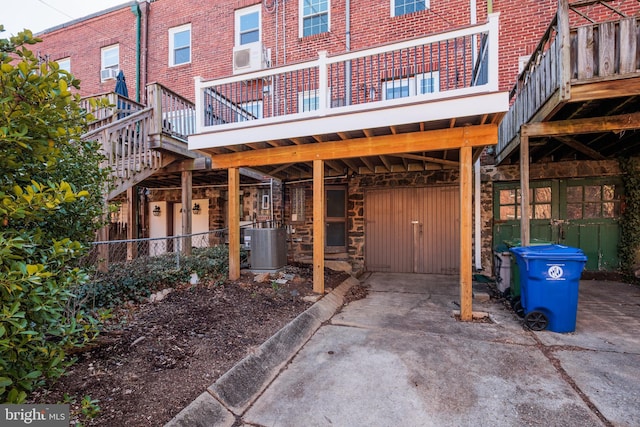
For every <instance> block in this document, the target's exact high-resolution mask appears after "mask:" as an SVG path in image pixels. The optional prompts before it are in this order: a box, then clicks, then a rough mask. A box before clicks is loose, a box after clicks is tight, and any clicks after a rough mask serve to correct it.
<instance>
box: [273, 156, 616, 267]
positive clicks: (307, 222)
mask: <svg viewBox="0 0 640 427" xmlns="http://www.w3.org/2000/svg"><path fill="white" fill-rule="evenodd" d="M619 174H620V170H619V167H618V162H617V161H571V162H559V163H544V164H532V165H531V166H530V175H531V180H540V179H569V178H588V177H602V176H617V175H619ZM458 177H459V171H458V170H457V169H445V170H437V171H424V172H408V173H394V174H391V173H387V174H375V175H357V176H352V177H349V178H343V179H338V180H327V182H326V183H325V185H346V186H347V192H348V204H347V209H348V220H347V229H348V247H347V254H344V255H345V256H346V257H347V258H348V260H349V262H350V263H351V264H352V266H353V269H354V271H363V270H364V266H365V255H364V245H365V239H366V236H365V220H364V214H365V212H364V199H365V191H366V190H367V189H373V188H391V187H411V186H416V187H422V186H430V185H442V184H455V183H457V182H458ZM519 179H520V168H519V166H518V165H507V166H497V167H496V166H493V165H487V166H483V167H482V169H481V181H482V182H481V194H480V197H481V217H480V221H481V236H480V240H481V245H482V250H481V265H482V273H483V274H486V275H492V274H493V247H494V243H493V183H494V182H509V181H512V182H513V181H519ZM296 187H303V188H304V189H305V219H304V221H291V189H293V188H296ZM284 197H285V199H284V203H285V204H284V223H285V224H286V225H287V226H288V229H289V230H290V231H293V230H295V232H293V233H291V234H289V242H288V245H289V247H288V250H289V258H290V260H292V261H299V260H303V259H309V258H311V257H312V254H313V231H312V230H313V183H312V182H310V181H307V182H301V183H295V184H293V183H292V184H286V185H285V196H284ZM474 220H475V219H474ZM474 264H475V260H474Z"/></svg>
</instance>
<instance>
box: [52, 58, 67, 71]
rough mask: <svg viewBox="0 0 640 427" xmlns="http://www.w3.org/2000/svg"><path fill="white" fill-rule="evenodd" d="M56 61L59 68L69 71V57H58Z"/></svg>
mask: <svg viewBox="0 0 640 427" xmlns="http://www.w3.org/2000/svg"><path fill="white" fill-rule="evenodd" d="M56 62H57V63H58V67H60V69H61V70H65V71H66V72H68V73H70V72H71V58H62V59H58V60H57V61H56Z"/></svg>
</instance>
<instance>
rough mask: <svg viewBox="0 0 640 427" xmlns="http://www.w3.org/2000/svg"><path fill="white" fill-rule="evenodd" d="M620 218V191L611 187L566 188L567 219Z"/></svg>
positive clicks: (586, 186) (609, 185)
mask: <svg viewBox="0 0 640 427" xmlns="http://www.w3.org/2000/svg"><path fill="white" fill-rule="evenodd" d="M618 216H620V189H619V188H618V187H617V186H615V185H613V184H607V185H585V186H571V187H567V219H586V218H616V217H618Z"/></svg>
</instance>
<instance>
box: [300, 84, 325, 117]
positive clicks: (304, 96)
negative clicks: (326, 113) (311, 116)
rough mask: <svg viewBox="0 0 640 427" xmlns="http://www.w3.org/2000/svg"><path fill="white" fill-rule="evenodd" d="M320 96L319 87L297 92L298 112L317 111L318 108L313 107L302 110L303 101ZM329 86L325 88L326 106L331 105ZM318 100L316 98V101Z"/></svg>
mask: <svg viewBox="0 0 640 427" xmlns="http://www.w3.org/2000/svg"><path fill="white" fill-rule="evenodd" d="M319 96H320V89H317V90H315V89H312V90H305V91H302V92H298V113H308V112H310V111H318V109H319V108H314V109H311V110H307V111H303V108H304V101H306V100H310V99H311V98H318V97H319ZM330 100H331V87H329V88H328V89H327V108H330V107H331V102H330ZM319 102H320V100H318V103H319Z"/></svg>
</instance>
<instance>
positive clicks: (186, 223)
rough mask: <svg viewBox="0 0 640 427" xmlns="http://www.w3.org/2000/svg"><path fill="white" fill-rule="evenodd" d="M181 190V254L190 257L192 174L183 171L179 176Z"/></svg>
mask: <svg viewBox="0 0 640 427" xmlns="http://www.w3.org/2000/svg"><path fill="white" fill-rule="evenodd" d="M181 184H182V185H181V188H182V235H183V236H188V237H183V238H182V250H181V251H180V252H182V253H183V254H184V255H191V230H192V224H191V203H192V188H193V172H191V171H183V172H182V174H181Z"/></svg>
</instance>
